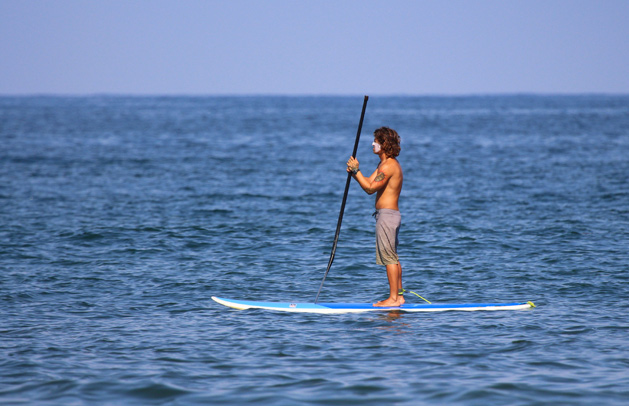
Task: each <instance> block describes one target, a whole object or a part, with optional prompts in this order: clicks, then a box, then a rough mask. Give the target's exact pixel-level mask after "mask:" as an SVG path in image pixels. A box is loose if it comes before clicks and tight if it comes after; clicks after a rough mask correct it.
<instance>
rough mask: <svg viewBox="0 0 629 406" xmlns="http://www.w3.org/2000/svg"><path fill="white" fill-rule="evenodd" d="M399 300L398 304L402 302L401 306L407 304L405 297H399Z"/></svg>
mask: <svg viewBox="0 0 629 406" xmlns="http://www.w3.org/2000/svg"><path fill="white" fill-rule="evenodd" d="M397 298H398V302H400V306H402V305H403V304H404V303H406V300H404V296H398V297H397Z"/></svg>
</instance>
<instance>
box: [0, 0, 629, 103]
mask: <svg viewBox="0 0 629 406" xmlns="http://www.w3.org/2000/svg"><path fill="white" fill-rule="evenodd" d="M628 72H629V1H627V0H541V1H539V0H434V1H433V0H378V1H376V0H264V1H263V0H224V1H216V0H198V1H197V0H171V1H166V0H90V1H88V0H54V1H52V0H0V95H32V94H55V95H66V94H67V95H91V94H125V95H257V94H261V95H275V94H282V95H363V94H369V95H469V94H513V93H542V94H578V93H607V94H629V73H628Z"/></svg>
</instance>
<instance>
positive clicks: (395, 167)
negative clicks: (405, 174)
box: [380, 158, 402, 172]
mask: <svg viewBox="0 0 629 406" xmlns="http://www.w3.org/2000/svg"><path fill="white" fill-rule="evenodd" d="M380 169H381V170H383V171H386V170H388V171H389V172H398V171H401V170H402V166H401V165H400V163H399V162H398V160H397V159H395V158H391V159H389V160H387V161H386V162H385V163H384V164H383V165H381V166H380Z"/></svg>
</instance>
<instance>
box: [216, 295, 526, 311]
mask: <svg viewBox="0 0 629 406" xmlns="http://www.w3.org/2000/svg"><path fill="white" fill-rule="evenodd" d="M212 299H213V300H214V301H215V302H217V303H220V304H222V305H224V306H227V307H231V308H234V309H238V310H246V309H264V310H275V311H280V312H293V313H323V314H335V313H362V312H377V311H401V312H444V311H455V310H458V311H468V312H471V311H479V310H485V311H493V310H522V309H530V308H532V307H535V305H534V304H533V302H524V303H441V304H437V303H433V304H414V303H410V304H409V303H405V304H403V305H402V306H399V307H374V306H373V304H372V303H290V302H256V301H251V300H234V299H223V298H220V297H215V296H213V297H212Z"/></svg>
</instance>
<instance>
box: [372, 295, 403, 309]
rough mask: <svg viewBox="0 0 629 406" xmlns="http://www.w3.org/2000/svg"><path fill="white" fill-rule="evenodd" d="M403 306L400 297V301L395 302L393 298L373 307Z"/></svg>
mask: <svg viewBox="0 0 629 406" xmlns="http://www.w3.org/2000/svg"><path fill="white" fill-rule="evenodd" d="M402 300H403V299H402ZM402 304H403V302H402V301H400V297H399V296H398V300H393V299H391V298H388V299H386V300H381V301H380V302H378V303H374V304H373V305H374V306H375V307H399V306H402Z"/></svg>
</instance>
